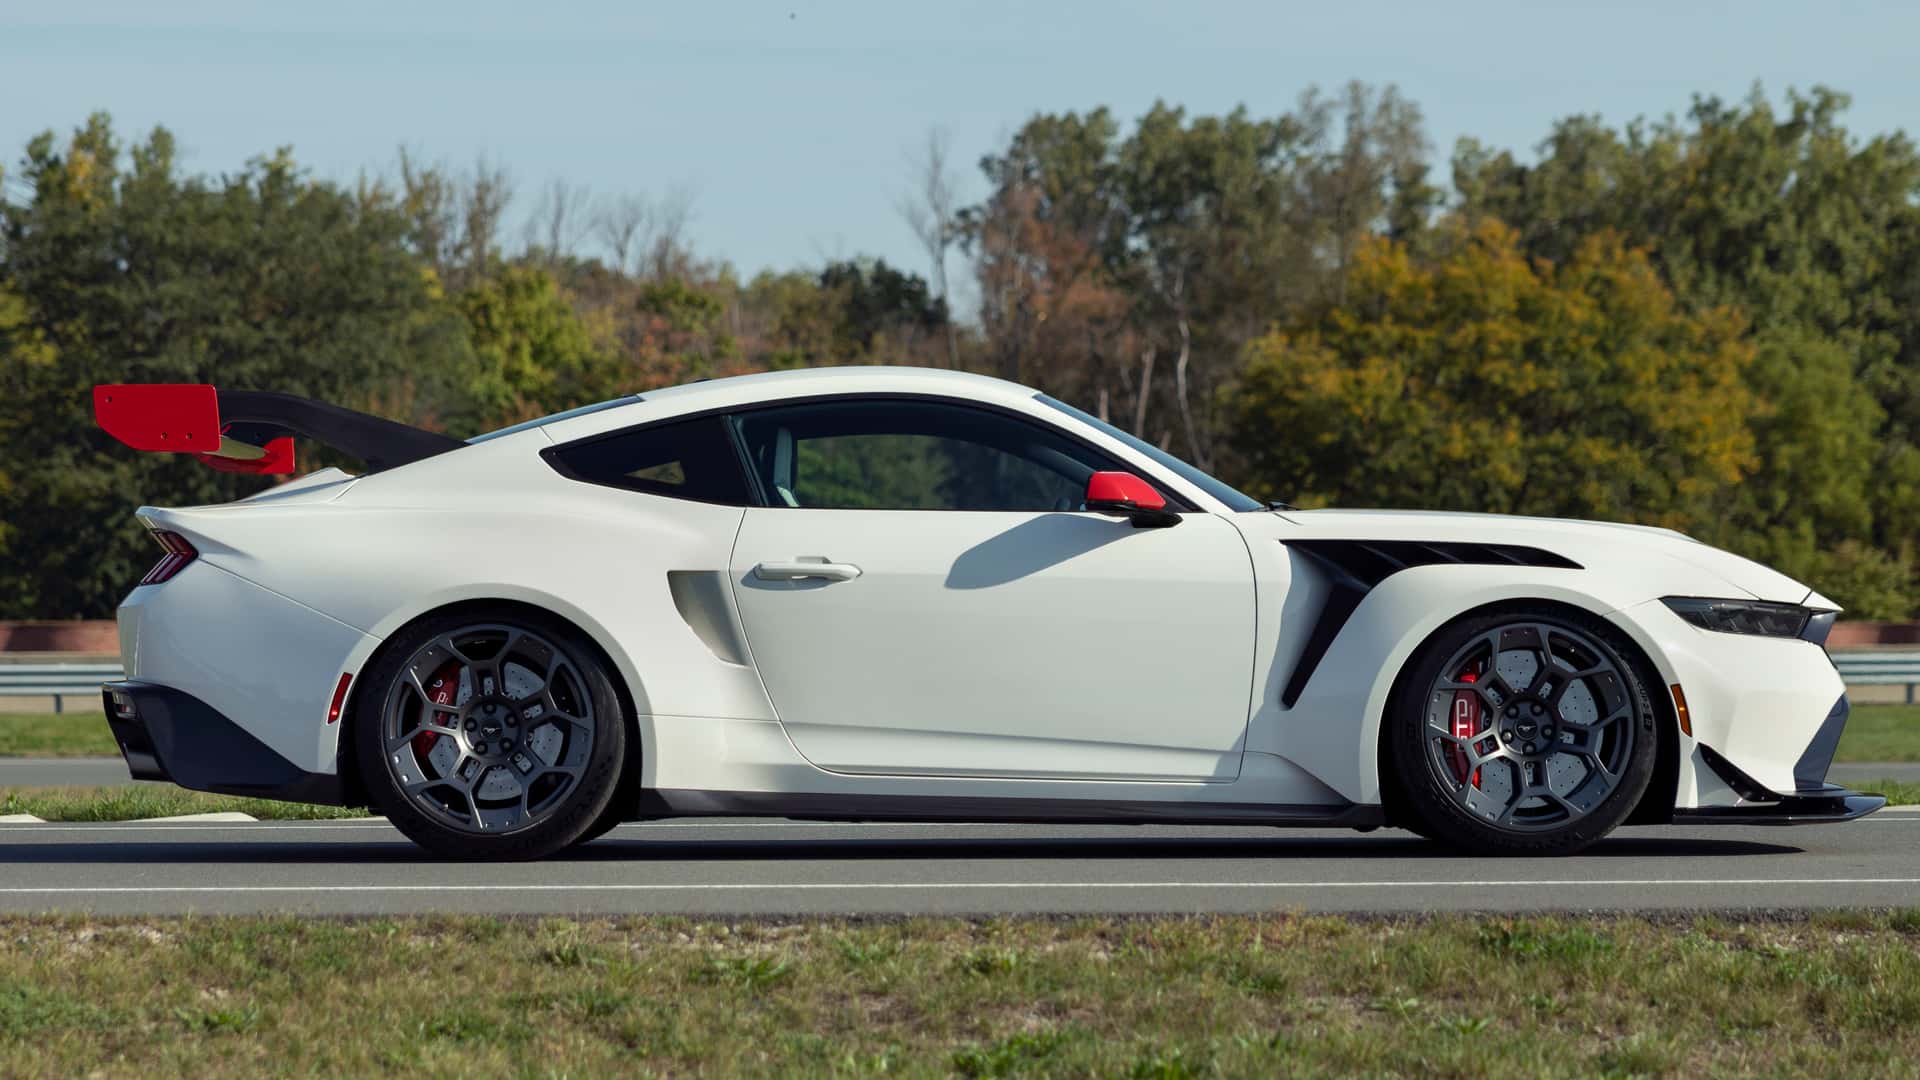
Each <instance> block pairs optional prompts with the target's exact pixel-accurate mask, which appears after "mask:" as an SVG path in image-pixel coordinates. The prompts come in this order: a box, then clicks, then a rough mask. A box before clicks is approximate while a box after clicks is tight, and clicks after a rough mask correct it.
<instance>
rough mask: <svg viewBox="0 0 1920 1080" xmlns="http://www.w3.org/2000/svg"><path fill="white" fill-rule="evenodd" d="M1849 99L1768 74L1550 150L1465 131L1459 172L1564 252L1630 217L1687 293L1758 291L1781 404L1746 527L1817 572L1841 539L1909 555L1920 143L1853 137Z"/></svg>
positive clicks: (1581, 126) (1482, 209) (1588, 128)
mask: <svg viewBox="0 0 1920 1080" xmlns="http://www.w3.org/2000/svg"><path fill="white" fill-rule="evenodd" d="M1846 104H1847V99H1846V97H1845V95H1842V94H1839V93H1837V92H1834V91H1832V90H1828V89H1825V88H1815V89H1814V90H1813V91H1812V92H1810V93H1807V94H1800V93H1789V94H1788V95H1787V97H1786V102H1785V106H1784V108H1783V109H1776V108H1775V107H1774V106H1773V105H1772V104H1771V103H1770V102H1769V101H1768V100H1767V98H1766V97H1765V96H1764V95H1762V94H1761V93H1760V92H1759V91H1758V90H1755V91H1754V93H1753V94H1751V95H1750V96H1749V97H1748V98H1747V99H1746V101H1744V102H1742V103H1739V104H1728V103H1725V102H1723V101H1721V100H1719V99H1717V98H1712V97H1703V98H1698V99H1696V100H1695V101H1694V103H1693V107H1692V108H1691V109H1690V110H1689V111H1688V113H1687V115H1686V117H1685V119H1684V120H1683V121H1682V120H1674V119H1668V120H1665V121H1662V122H1659V123H1654V124H1648V123H1645V122H1639V121H1636V122H1634V123H1632V124H1629V125H1627V126H1626V128H1625V129H1623V130H1620V131H1615V130H1611V129H1609V128H1607V127H1605V126H1604V125H1603V124H1601V123H1600V122H1599V120H1598V119H1596V118H1592V117H1574V118H1571V119H1568V120H1565V121H1562V122H1561V123H1560V124H1558V125H1556V127H1555V128H1554V130H1553V133H1552V134H1551V135H1550V136H1549V137H1548V139H1547V140H1546V141H1545V142H1544V143H1542V144H1541V147H1540V153H1539V161H1538V162H1537V163H1534V164H1522V163H1520V162H1519V161H1517V160H1516V159H1515V158H1514V157H1513V156H1512V155H1511V154H1507V153H1494V152H1490V151H1488V150H1486V149H1484V148H1482V147H1481V146H1479V145H1478V144H1476V143H1473V142H1471V141H1466V142H1463V144H1462V146H1461V147H1460V149H1459V151H1458V152H1457V153H1456V155H1455V159H1454V180H1455V185H1456V187H1457V188H1458V189H1459V193H1460V204H1461V210H1462V212H1463V213H1465V214H1467V215H1469V216H1472V217H1492V218H1498V219H1500V220H1503V221H1505V222H1507V223H1509V224H1511V225H1512V226H1513V227H1514V228H1516V229H1517V230H1518V231H1519V236H1520V245H1521V249H1522V250H1523V251H1525V252H1527V253H1528V254H1529V255H1532V256H1535V257H1539V258H1545V259H1549V260H1554V261H1563V260H1565V259H1566V258H1568V257H1569V256H1570V254H1571V253H1572V252H1573V251H1574V250H1576V249H1577V247H1578V245H1579V244H1580V243H1582V242H1583V240H1584V238H1585V237H1587V236H1589V235H1592V234H1593V233H1595V232H1596V231H1600V230H1612V231H1616V232H1618V233H1620V234H1622V235H1624V236H1625V237H1626V238H1627V241H1628V242H1629V243H1631V244H1634V245H1636V246H1641V247H1644V248H1646V249H1647V250H1648V252H1649V254H1650V258H1651V260H1652V263H1653V265H1654V266H1655V267H1656V268H1657V269H1658V270H1659V271H1660V273H1661V275H1662V276H1663V277H1664V278H1665V279H1666V280H1667V281H1668V282H1669V283H1670V284H1671V285H1672V287H1673V289H1674V291H1675V293H1676V294H1677V296H1678V297H1679V299H1680V301H1681V303H1682V304H1683V305H1685V306H1687V307H1689V308H1691V309H1693V310H1701V311H1704V310H1710V309H1713V308H1717V307H1722V306H1726V305H1734V306H1738V307H1739V308H1741V309H1742V310H1744V311H1745V312H1746V313H1747V314H1748V315H1749V317H1750V319H1751V330H1750V336H1751V340H1752V342H1753V343H1754V346H1755V348H1756V350H1757V354H1758V358H1757V360H1756V362H1755V363H1754V364H1753V365H1752V366H1751V367H1750V368H1749V369H1748V378H1749V381H1750V383H1751V385H1752V387H1753V389H1754V392H1755V393H1756V394H1757V395H1758V396H1759V397H1760V398H1762V399H1764V400H1766V401H1768V402H1770V403H1771V406H1772V408H1771V410H1770V412H1769V413H1768V414H1767V415H1765V416H1764V417H1762V418H1760V419H1759V420H1758V421H1757V422H1756V423H1755V425H1754V433H1755V436H1756V452H1757V454H1758V456H1759V459H1760V466H1759V468H1758V469H1757V470H1756V472H1755V473H1754V475H1753V477H1752V478H1751V479H1750V480H1749V481H1748V482H1747V483H1746V484H1744V485H1742V489H1741V496H1742V498H1741V499H1740V500H1739V502H1740V505H1737V506H1735V507H1733V508H1731V510H1730V513H1731V514H1732V515H1733V517H1734V519H1735V522H1736V525H1737V528H1738V529H1739V530H1740V531H1741V533H1742V534H1743V537H1742V540H1741V543H1742V545H1743V546H1744V547H1745V548H1746V550H1748V551H1750V552H1752V553H1753V554H1755V555H1756V556H1759V557H1762V558H1768V559H1771V560H1774V561H1777V562H1779V563H1780V564H1781V565H1782V567H1783V568H1784V569H1788V570H1790V571H1791V572H1795V573H1799V574H1802V575H1803V576H1807V577H1813V578H1818V577H1820V576H1821V575H1822V574H1823V573H1833V574H1845V573H1847V572H1848V571H1847V570H1846V569H1845V567H1846V566H1852V565H1859V560H1858V559H1855V558H1853V557H1852V556H1849V555H1846V554H1844V553H1843V550H1842V549H1843V548H1844V547H1845V545H1847V544H1849V543H1852V542H1868V543H1872V544H1874V545H1876V546H1878V547H1879V548H1880V550H1881V551H1882V553H1883V554H1884V555H1885V556H1886V558H1887V559H1889V560H1891V561H1892V562H1893V563H1895V564H1898V565H1905V566H1908V567H1909V569H1908V570H1907V571H1906V572H1907V573H1908V574H1909V575H1910V574H1911V565H1910V563H1908V562H1906V561H1905V560H1906V559H1907V556H1905V555H1903V554H1901V553H1902V552H1903V551H1905V550H1906V548H1907V546H1908V545H1909V543H1910V541H1911V539H1912V538H1913V537H1914V536H1915V535H1916V534H1920V448H1916V447H1917V445H1920V152H1916V149H1915V147H1914V144H1913V143H1912V142H1911V141H1910V140H1909V139H1908V138H1907V137H1906V136H1905V135H1902V134H1898V133H1895V134H1891V135H1882V136H1876V137H1873V138H1868V139H1864V140H1862V139H1858V138H1856V137H1854V136H1853V135H1851V134H1850V133H1849V132H1848V131H1847V130H1846V128H1845V127H1844V126H1843V125H1842V124H1841V122H1840V116H1841V113H1842V112H1843V111H1844V110H1845V108H1846ZM1849 550H1850V549H1849ZM1829 564H1831V565H1829ZM1869 591H1872V590H1869ZM1909 595H1911V594H1910V593H1909ZM1899 608H1900V605H1897V604H1896V605H1893V606H1892V608H1889V607H1888V606H1886V605H1877V610H1880V611H1882V612H1886V611H1888V610H1895V611H1897V610H1898V609H1899Z"/></svg>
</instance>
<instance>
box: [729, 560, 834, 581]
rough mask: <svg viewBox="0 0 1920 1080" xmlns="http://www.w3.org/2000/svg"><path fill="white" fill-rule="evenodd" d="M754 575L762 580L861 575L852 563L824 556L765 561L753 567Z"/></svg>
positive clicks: (831, 578)
mask: <svg viewBox="0 0 1920 1080" xmlns="http://www.w3.org/2000/svg"><path fill="white" fill-rule="evenodd" d="M753 576H754V577H757V578H759V579H760V580H761V581H803V580H806V579H807V578H821V579H823V580H826V581H852V580H853V579H854V578H857V577H859V576H860V568H859V567H857V566H855V565H853V564H852V563H837V562H828V561H827V560H825V559H822V558H813V559H795V560H794V561H792V562H763V563H761V564H760V565H758V566H756V567H754V568H753Z"/></svg>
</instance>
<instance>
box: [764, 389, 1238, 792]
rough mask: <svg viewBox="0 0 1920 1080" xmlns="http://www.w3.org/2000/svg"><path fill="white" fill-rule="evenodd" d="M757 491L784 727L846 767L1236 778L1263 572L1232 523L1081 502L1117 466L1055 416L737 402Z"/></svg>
mask: <svg viewBox="0 0 1920 1080" xmlns="http://www.w3.org/2000/svg"><path fill="white" fill-rule="evenodd" d="M733 422H734V425H735V431H736V434H737V435H738V436H739V439H740V443H741V446H742V448H743V450H744V451H745V453H746V455H747V457H748V459H749V463H750V472H751V473H752V474H753V479H754V482H755V483H756V484H757V485H758V486H759V488H760V489H761V493H762V494H761V502H762V503H763V504H764V505H762V506H760V507H755V508H749V509H748V510H747V512H746V516H745V518H744V520H743V521H742V523H741V529H740V534H739V537H738V539H737V540H736V542H735V546H734V553H733V560H732V568H731V569H732V580H733V582H734V588H735V592H736V598H737V603H738V606H739V609H740V614H741V619H742V622H743V625H744V628H745V632H746V637H747V642H748V646H749V648H750V650H751V653H752V658H753V663H754V664H755V666H756V667H757V668H758V670H759V672H760V675H761V678H762V680H763V681H764V683H765V685H766V689H767V692H768V695H769V696H770V697H771V699H772V701H773V704H774V708H775V710H776V711H777V713H778V715H779V717H780V720H781V722H782V724H783V725H785V728H786V730H787V732H788V733H789V735H790V737H791V738H792V739H793V742H794V744H795V745H796V746H797V747H798V748H799V750H800V751H801V753H803V754H804V755H806V757H807V758H808V759H809V760H810V761H812V762H813V763H814V764H816V765H818V766H820V767H822V768H826V769H830V770H835V771H844V772H855V773H883V774H940V775H966V776H992V777H1049V778H1108V779H1123V778H1124V779H1150V780H1210V781H1225V780H1231V779H1233V778H1234V777H1235V776H1237V775H1238V772H1239V766H1240V756H1241V748H1242V744H1243V742H1244V740H1245V737H1246V730H1247V715H1248V705H1249V694H1250V692H1251V690H1250V688H1251V683H1252V672H1253V636H1254V595H1253V571H1252V568H1251V560H1250V557H1249V555H1248V552H1247V548H1246V544H1245V541H1244V540H1243V539H1242V538H1241V536H1240V534H1239V532H1238V530H1236V529H1234V528H1233V527H1232V526H1231V525H1230V524H1229V523H1228V522H1227V521H1226V520H1224V519H1222V518H1220V517H1217V516H1214V515H1212V514H1208V513H1201V512H1191V513H1185V514H1182V515H1181V517H1180V522H1179V524H1178V525H1176V526H1173V527H1164V528H1135V527H1133V525H1132V524H1131V523H1130V522H1129V521H1127V520H1124V519H1115V518H1113V517H1108V516H1105V515H1102V514H1097V513H1089V512H1085V511H1083V510H1081V509H1080V504H1081V501H1082V497H1083V494H1084V492H1085V489H1086V481H1087V477H1088V476H1089V475H1091V474H1092V473H1093V472H1095V471H1098V470H1109V469H1118V468H1121V466H1120V465H1118V464H1117V463H1116V462H1114V461H1113V460H1111V459H1110V458H1108V457H1107V456H1105V455H1104V454H1102V453H1101V452H1099V451H1097V450H1094V449H1092V448H1090V447H1088V446H1086V445H1084V444H1082V443H1080V442H1078V441H1077V440H1076V439H1074V438H1072V437H1070V436H1068V435H1066V434H1065V433H1063V432H1061V431H1059V430H1058V429H1057V428H1054V427H1052V426H1051V425H1046V424H1042V423H1040V422H1038V421H1036V420H1032V419H1029V418H1026V417H1022V416H1018V415H1015V414H1011V413H1004V412H1000V411H998V410H992V409H987V408H985V407H981V406H976V405H972V404H968V403H961V402H958V401H952V400H929V399H873V398H860V399H852V400H847V399H838V400H829V401H821V402H815V403H806V404H798V405H787V406H781V407H777V408H769V409H762V410H757V411H753V412H748V413H742V414H740V415H738V416H736V417H735V418H734V421H733Z"/></svg>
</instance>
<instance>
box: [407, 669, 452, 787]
mask: <svg viewBox="0 0 1920 1080" xmlns="http://www.w3.org/2000/svg"><path fill="white" fill-rule="evenodd" d="M427 695H428V698H429V700H431V701H432V702H433V703H434V704H435V705H451V704H453V703H454V699H456V698H458V697H459V696H460V661H458V660H449V661H447V662H446V663H444V664H442V665H440V670H439V671H436V672H434V673H433V678H431V679H428V680H427ZM427 711H428V713H429V714H431V713H432V712H433V710H431V709H429V710H427ZM436 719H437V718H436V717H434V716H431V715H430V716H429V718H428V722H429V724H430V725H431V726H432V727H436V728H437V727H440V726H441V725H440V724H439V723H437V722H435V721H436ZM439 740H440V736H439V735H438V734H437V733H435V732H432V731H422V732H421V733H420V734H418V735H415V736H414V737H413V753H414V756H415V757H417V758H419V759H420V760H421V761H423V762H424V761H426V760H427V755H428V754H430V753H432V752H433V744H434V743H436V742H438V741H439Z"/></svg>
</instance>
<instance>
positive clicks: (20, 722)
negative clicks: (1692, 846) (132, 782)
mask: <svg viewBox="0 0 1920 1080" xmlns="http://www.w3.org/2000/svg"><path fill="white" fill-rule="evenodd" d="M119 753H120V750H119V748H118V747H116V746H115V745H114V743H113V733H112V732H111V731H109V730H108V729H107V722H106V720H105V719H104V718H102V717H101V716H100V715H99V713H98V712H97V711H96V712H87V711H85V710H79V711H75V712H70V713H67V714H66V715H64V716H55V715H53V714H50V713H44V714H43V713H0V757H116V756H118V755H119ZM1836 760H1839V761H1920V705H1859V706H1855V707H1854V710H1853V716H1852V717H1851V718H1849V719H1848V721H1847V731H1846V734H1845V735H1844V736H1842V737H1841V739H1840V752H1839V756H1838V757H1837V758H1836Z"/></svg>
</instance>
